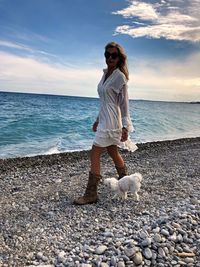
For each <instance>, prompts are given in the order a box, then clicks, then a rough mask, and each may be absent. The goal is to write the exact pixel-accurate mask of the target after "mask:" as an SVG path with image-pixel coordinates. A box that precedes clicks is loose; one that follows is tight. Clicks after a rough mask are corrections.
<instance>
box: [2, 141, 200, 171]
mask: <svg viewBox="0 0 200 267" xmlns="http://www.w3.org/2000/svg"><path fill="white" fill-rule="evenodd" d="M196 141H200V137H188V138H178V139H172V140H171V139H170V140H163V141H153V142H145V143H136V145H137V146H138V148H139V149H145V148H152V147H160V146H164V147H165V146H168V145H172V146H173V145H179V144H180V143H187V142H191V143H193V142H196ZM119 150H120V153H122V154H126V153H130V154H131V153H132V152H129V151H127V150H123V149H120V148H119ZM90 151H91V150H80V151H72V152H70V151H68V152H61V153H53V154H41V155H35V156H23V157H13V158H0V168H1V167H3V165H4V164H6V165H7V164H8V165H9V164H18V163H19V165H20V162H24V161H33V162H38V163H39V160H41V161H43V162H44V161H45V160H47V161H48V160H52V161H53V158H58V159H59V160H62V159H65V158H67V157H69V158H70V159H73V157H74V158H79V157H80V158H81V157H82V156H86V155H89V153H90ZM136 151H137V150H136ZM132 154H135V152H133V153H132Z"/></svg>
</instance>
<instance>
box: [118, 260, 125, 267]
mask: <svg viewBox="0 0 200 267" xmlns="http://www.w3.org/2000/svg"><path fill="white" fill-rule="evenodd" d="M117 267H125V263H124V261H119V262H118V263H117Z"/></svg>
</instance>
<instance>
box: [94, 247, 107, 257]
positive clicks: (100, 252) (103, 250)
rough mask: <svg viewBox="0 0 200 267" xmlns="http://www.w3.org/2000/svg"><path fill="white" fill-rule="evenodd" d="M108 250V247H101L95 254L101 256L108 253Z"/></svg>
mask: <svg viewBox="0 0 200 267" xmlns="http://www.w3.org/2000/svg"><path fill="white" fill-rule="evenodd" d="M106 249H107V246H105V245H101V246H99V247H97V248H96V250H95V254H98V255H101V254H103V253H104V252H105V251H106Z"/></svg>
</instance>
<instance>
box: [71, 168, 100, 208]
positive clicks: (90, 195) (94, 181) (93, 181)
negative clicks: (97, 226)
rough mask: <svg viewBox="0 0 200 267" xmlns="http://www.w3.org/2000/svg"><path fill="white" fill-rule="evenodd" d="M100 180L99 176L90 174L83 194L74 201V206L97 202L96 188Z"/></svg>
mask: <svg viewBox="0 0 200 267" xmlns="http://www.w3.org/2000/svg"><path fill="white" fill-rule="evenodd" d="M101 178H102V177H101V175H96V174H93V173H91V172H90V173H89V179H88V184H87V188H86V190H85V194H84V195H83V196H82V197H79V198H77V199H75V200H74V204H76V205H85V204H92V203H96V202H97V200H98V196H97V187H98V184H99V182H100V180H101Z"/></svg>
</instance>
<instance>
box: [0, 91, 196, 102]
mask: <svg viewBox="0 0 200 267" xmlns="http://www.w3.org/2000/svg"><path fill="white" fill-rule="evenodd" d="M0 93H11V94H13V93H14V94H15V93H16V94H30V95H47V96H63V97H79V98H93V99H99V97H95V96H81V95H80V96H79V95H64V94H53V93H38V92H37V93H36V92H19V91H1V90H0ZM129 100H131V101H149V102H174V103H200V100H197V101H176V100H154V99H141V98H134V99H133V98H129Z"/></svg>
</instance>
